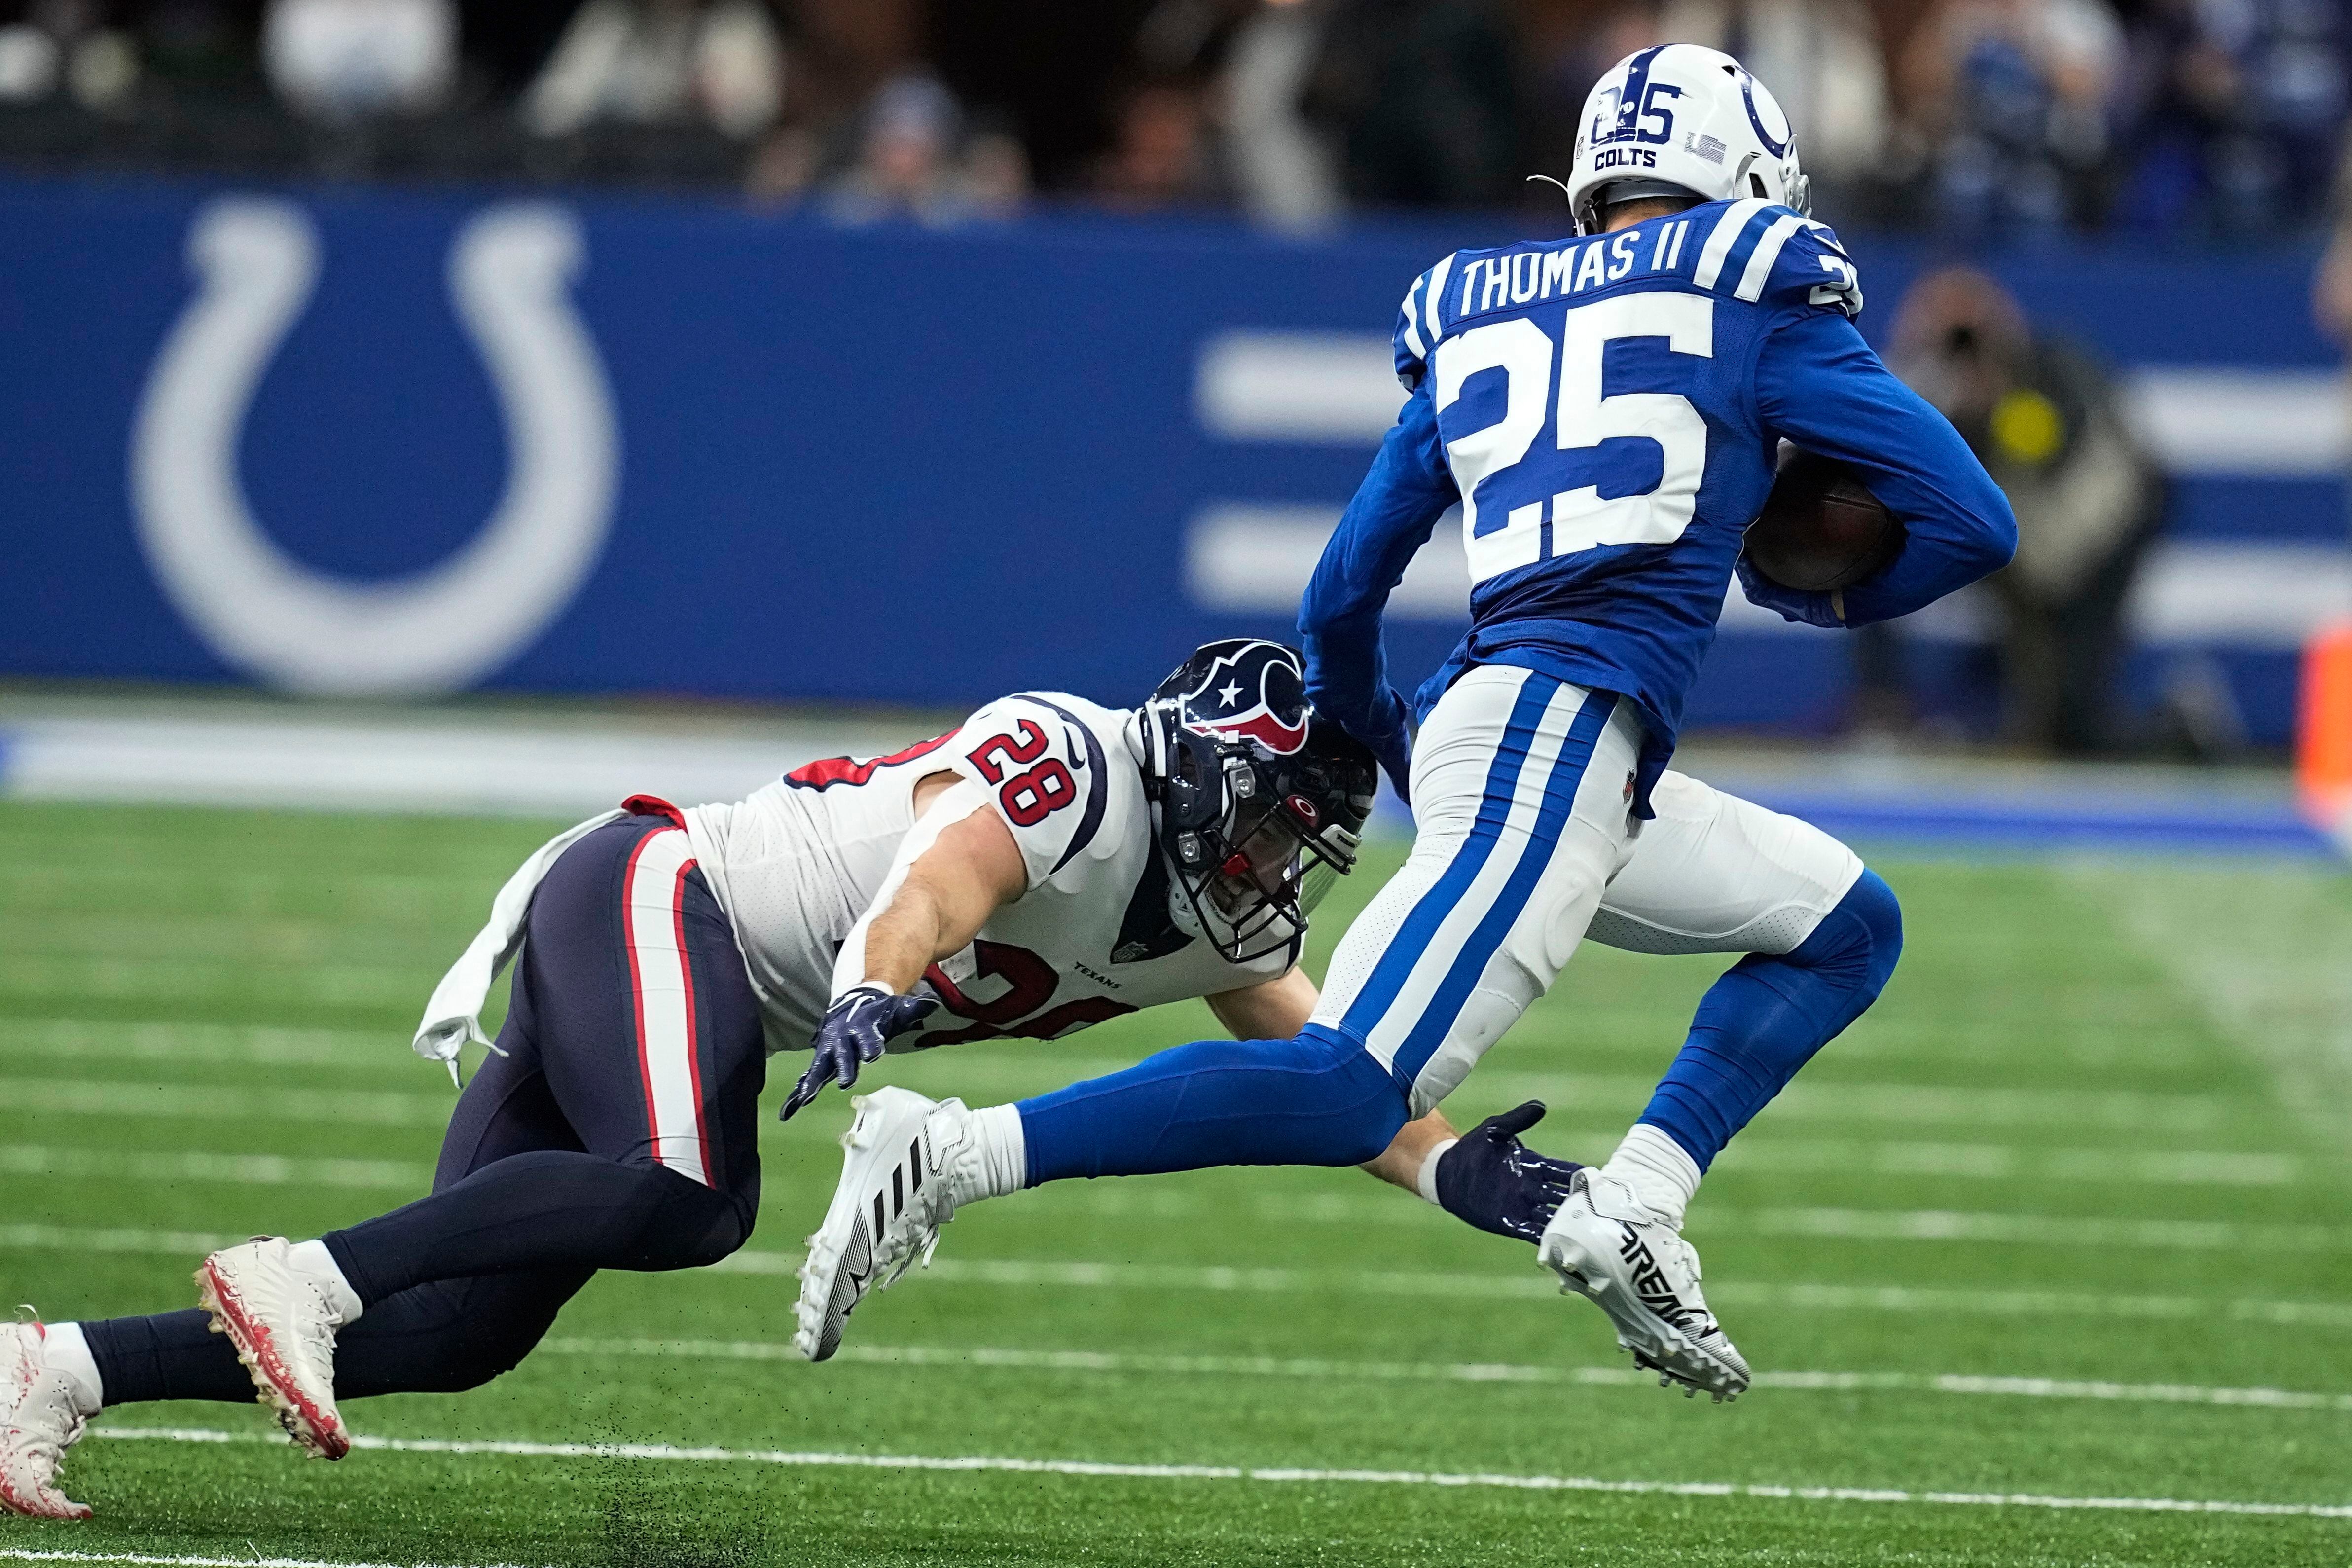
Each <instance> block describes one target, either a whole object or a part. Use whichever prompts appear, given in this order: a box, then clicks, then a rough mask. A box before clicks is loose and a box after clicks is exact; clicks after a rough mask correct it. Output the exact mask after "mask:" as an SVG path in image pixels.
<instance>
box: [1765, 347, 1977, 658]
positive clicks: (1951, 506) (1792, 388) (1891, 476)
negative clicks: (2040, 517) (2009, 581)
mask: <svg viewBox="0 0 2352 1568" xmlns="http://www.w3.org/2000/svg"><path fill="white" fill-rule="evenodd" d="M1756 410H1757V413H1758V415H1759V416H1760V417H1761V418H1762V420H1763V422H1764V426H1765V428H1766V430H1767V431H1769V432H1770V433H1771V434H1774V435H1778V436H1785V437H1788V438H1789V439H1790V440H1791V441H1794V442H1795V443H1796V444H1797V445H1798V446H1800V447H1804V448H1805V449H1806V450H1808V451H1812V452H1819V453H1821V454H1822V455H1823V456H1825V457H1831V458H1841V459H1843V461H1845V462H1848V463H1851V464H1853V466H1854V468H1857V469H1859V470H1860V471H1861V474H1862V479H1863V482H1864V484H1866V485H1868V486H1869V487H1870V493H1871V494H1873V495H1874V496H1876V497H1877V498H1878V499H1879V500H1880V502H1881V503H1883V504H1884V505H1885V507H1886V508H1887V510H1890V511H1892V512H1894V513H1895V516H1896V517H1898V518H1900V519H1901V520H1902V521H1903V526H1904V530H1905V540H1904V544H1903V552H1902V553H1901V554H1899V555H1897V556H1896V557H1895V559H1894V560H1893V561H1892V562H1890V563H1887V564H1886V566H1885V567H1884V568H1883V569H1881V570H1880V571H1878V572H1876V573H1874V574H1872V575H1871V576H1870V577H1868V578H1866V579H1864V581H1862V582H1860V583H1857V584H1854V585H1853V587H1851V588H1848V589H1846V590H1845V591H1844V594H1843V608H1844V612H1845V613H1844V616H1843V618H1841V617H1840V616H1839V615H1838V607H1837V605H1836V604H1834V603H1833V602H1832V595H1828V594H1802V593H1798V592H1796V591H1795V590H1793V589H1789V588H1783V587H1781V586H1780V585H1779V584H1774V583H1769V582H1767V581H1765V580H1764V579H1763V578H1762V577H1761V576H1759V575H1758V574H1756V573H1755V571H1754V570H1753V569H1752V568H1751V567H1750V566H1749V564H1748V558H1747V557H1746V556H1745V555H1742V556H1741V557H1740V560H1739V581H1740V585H1741V587H1742V588H1743V589H1744V590H1745V591H1746V593H1747V595H1748V598H1749V600H1750V601H1752V602H1754V603H1756V604H1759V605H1764V606H1765V607H1766V608H1768V609H1774V610H1778V611H1780V614H1781V615H1783V616H1787V617H1788V618H1789V619H1790V620H1792V621H1806V622H1810V623H1811V624H1812V625H1814V626H1867V625H1869V624H1870V623H1871V622H1873V621H1885V620H1892V619H1893V618H1894V617H1895V616H1905V615H1909V614H1910V613H1911V612H1912V611H1913V610H1916V609H1917V608H1919V607H1920V606H1921V605H1927V604H1932V603H1934V602H1935V601H1936V600H1937V599H1940V598H1942V597H1943V596H1944V595H1947V594H1949V593H1952V592H1954V591H1956V590H1958V589H1960V588H1965V587H1967V586H1968V585H1969V584H1970V583H1973V582H1975V581H1976V580H1977V579H1978V578H1979V577H1982V576H1984V575H1986V574H1988V573H1991V572H1997V571H1999V570H2000V568H2001V567H2003V566H2005V565H2007V564H2008V563H2009V558H2010V557H2011V555H2013V554H2015V553H2016V552H2017V519H2016V518H2015V516H2014V515H2012V514H2011V511H2010V508H2009V498H2008V497H2007V496H2004V495H2003V494H2001V492H2000V486H1998V485H1996V484H1994V483H1993V481H1992V476H1991V475H1990V474H1988V473H1986V472H1985V469H1984V465H1983V464H1982V463H1979V462H1978V461H1977V459H1976V454H1974V453H1973V452H1970V451H1969V447H1968V443H1967V442H1965V441H1963V440H1961V439H1960V433H1959V432H1958V431H1957V430H1955V429H1953V428H1952V426H1951V422H1950V421H1949V420H1948V419H1946V418H1945V417H1944V416H1942V415H1940V414H1938V413H1937V412H1936V411H1935V410H1934V409H1933V408H1931V407H1929V406H1928V405H1927V402H1926V400H1925V399H1923V398H1921V397H1920V396H1919V395H1918V394H1917V393H1916V392H1913V391H1912V390H1911V389H1910V388H1909V387H1907V386H1906V385H1904V384H1902V383H1901V382H1899V381H1897V380H1896V379H1895V376H1894V374H1893V373H1891V372H1890V371H1888V370H1887V368H1886V367H1885V365H1883V364H1881V363H1879V361H1878V356H1877V355H1876V354H1874V353H1872V352H1871V350H1870V345H1869V344H1867V343H1865V342H1863V341H1862V334H1861V333H1860V332H1858V331H1854V328H1853V322H1851V321H1848V320H1846V318H1845V317H1844V316H1843V315H1840V314H1837V313H1835V312H1833V311H1828V310H1820V311H1808V312H1806V313H1805V314H1803V315H1801V316H1798V317H1796V318H1794V319H1793V320H1791V321H1789V322H1788V323H1787V324H1786V325H1784V326H1780V327H1778V328H1775V329H1774V330H1773V331H1771V332H1770V333H1769V334H1768V335H1767V337H1766V338H1765V341H1764V342H1763V344H1762V346H1761V347H1760V349H1759V352H1758V354H1757V357H1756Z"/></svg>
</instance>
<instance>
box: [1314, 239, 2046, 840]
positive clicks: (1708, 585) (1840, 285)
mask: <svg viewBox="0 0 2352 1568" xmlns="http://www.w3.org/2000/svg"><path fill="white" fill-rule="evenodd" d="M1861 309H1862V289H1861V281H1860V279H1859V276H1858V275H1857V273H1856V270H1855V268H1854V265H1853V261H1852V260H1851V259H1850V258H1848V257H1847V256H1846V254H1845V252H1844V251H1843V249H1842V248H1840V247H1839V245H1838V243H1837V238H1836V237H1835V236H1834V235H1833V234H1832V233H1831V232H1830V230H1829V229H1828V228H1827V227H1826V226H1823V225H1822V224H1819V223H1815V222H1813V221H1812V220H1811V219H1810V218H1806V217H1803V216H1800V215H1799V214H1797V213H1795V212H1792V211H1790V210H1789V209H1788V208H1786V207H1781V206H1775V205H1769V204H1768V203H1765V202H1762V201H1738V202H1715V203H1709V204H1706V205H1701V206H1697V207H1693V208H1690V209H1688V210H1686V211H1685V212H1682V213H1679V214H1676V215H1675V216H1670V217H1663V218H1653V219H1651V220H1649V221H1648V222H1645V223H1643V224H1641V225H1639V226H1634V227H1632V228H1627V229H1622V230H1620V231H1618V232H1616V233H1613V234H1605V235H1597V236H1593V237H1588V238H1581V239H1563V240H1553V241H1545V242H1528V243H1523V244H1519V245H1513V246H1507V247H1501V248H1499V249H1494V250H1470V251H1460V252H1457V253H1455V254H1454V255H1453V256H1450V257H1447V258H1445V259H1444V260H1443V261H1441V262H1439V263H1438V264H1437V265H1436V266H1435V267H1433V268H1430V270H1429V271H1427V272H1425V273H1423V275H1422V276H1421V277H1420V278H1419V279H1415V280H1414V282H1413V285H1412V289H1411V290H1410V291H1409V292H1408V293H1407V294H1406V296H1405V299H1404V302H1403V305H1402V309H1401V310H1400V312H1399V315H1398V320H1397V326H1396V365H1397V374H1398V376H1399V378H1400V379H1401V380H1402V382H1403V383H1404V384H1405V386H1406V388H1407V390H1408V393H1409V395H1408V396H1407V398H1406V400H1405V406H1404V408H1403V410H1402V413H1401V414H1400V415H1399V416H1398V420H1397V425H1396V427H1395V428H1394V429H1393V430H1391V432H1390V435H1389V437H1388V439H1387V440H1386V442H1385V443H1384V444H1383V446H1382V448H1381V456H1380V458H1378V459H1377V460H1376V461H1375V462H1374V464H1373V467H1372V470H1371V472H1370V475H1368V476H1367V477H1366V479H1365V481H1364V484H1363V487H1362V488H1361V489H1360V490H1359V491H1358V493H1357V496H1356V499H1355V500H1354V502H1353V503H1351V504H1350V506H1349V510H1348V513H1347V515H1346V517H1345V518H1343V519H1342V521H1341V522H1340V526H1339V531H1338V532H1337V533H1336V534H1335V535H1334V536H1333V538H1332V541H1331V542H1330V545H1329V546H1328V549H1327V550H1326V552H1325V554H1324V557H1323V560H1322V563H1321V564H1320V565H1319V566H1318V568H1317V571H1316V574H1315V578H1314V581H1313V582H1312V583H1311V584H1310V585H1309V587H1308V590H1307V599H1306V603H1305V605H1304V607H1303V609H1302V613H1301V617H1300V630H1301V631H1302V632H1303V633H1304V634H1305V635H1306V637H1307V653H1308V682H1309V692H1310V694H1311V695H1312V696H1313V698H1314V700H1316V702H1317V703H1318V706H1320V707H1321V708H1323V710H1325V711H1327V712H1329V713H1331V714H1333V716H1334V717H1337V718H1338V719H1339V721H1341V723H1343V724H1344V725H1346V726H1347V727H1348V728H1349V731H1351V732H1354V733H1356V734H1357V735H1358V736H1359V738H1360V739H1362V740H1364V741H1366V742H1367V743H1369V744H1371V745H1372V746H1373V748H1374V750H1375V751H1380V752H1382V754H1383V756H1384V757H1392V756H1393V755H1394V754H1395V748H1396V747H1397V745H1398V744H1399V742H1400V740H1401V736H1402V724H1403V709H1402V702H1401V701H1400V700H1398V699H1397V698H1396V697H1395V696H1394V694H1393V693H1391V692H1390V690H1389V689H1388V685H1387V681H1386V678H1385V675H1384V674H1383V672H1382V670H1381V662H1380V650H1379V639H1378V617H1379V613H1380V608H1381V605H1382V604H1383V603H1384V602H1385V601H1386V599H1387V596H1388V594H1389V592H1390V590H1391V588H1393V586H1394V585H1395V584H1396V582H1397V580H1398V579H1399V578H1400V577H1401V576H1402V573H1403V570H1404V566H1405V563H1406V562H1407V561H1408V560H1410V558H1411V556H1412V552H1413V551H1415V550H1417V549H1418V548H1419V547H1420V545H1421V544H1422V543H1423V542H1424V541H1425V540H1426V539H1427V538H1428V535H1429V531H1430V529H1431V528H1432V527H1433V524H1434V523H1435V521H1436V520H1437V518H1438V517H1439V516H1440V515H1441V514H1442V513H1443V512H1444V510H1445V509H1446V508H1447V507H1449V506H1452V505H1453V504H1454V503H1455V502H1456V501H1457V500H1458V501H1459V502H1460V504H1461V508H1462V530H1463V543H1464V546H1465V552H1466V553H1467V555H1468V558H1469V563H1470V584H1471V585H1470V610H1471V621H1472V625H1471V630H1470V634H1469V636H1468V637H1466V638H1465V640H1464V642H1463V644H1462V646H1461V647H1460V648H1459V649H1457V650H1456V652H1455V654H1454V658H1452V659H1451V660H1449V661H1448V663H1447V665H1446V666H1445V668H1443V669H1441V670H1440V671H1439V672H1438V674H1437V675H1436V676H1435V677H1434V678H1433V679H1432V680H1431V681H1430V683H1429V684H1428V685H1427V686H1425V687H1424V688H1423V692H1422V696H1421V700H1420V703H1419V707H1420V708H1421V709H1422V710H1426V709H1427V708H1428V707H1429V706H1431V705H1433V703H1434V702H1435V700H1436V699H1437V697H1438V696H1440V695H1441V694H1442V693H1443V692H1444V689H1445V688H1446V686H1448V685H1449V684H1451V682H1452V680H1453V679H1454V677H1455V676H1456V675H1458V674H1459V673H1460V671H1461V670H1462V669H1463V668H1466V667H1467V666H1468V665H1471V664H1475V663H1500V664H1512V665H1522V666H1526V667H1528V668H1537V669H1540V670H1543V671H1545V672H1546V673H1548V674H1551V675H1554V676H1557V677H1559V679H1564V680H1569V681H1573V682H1575V683H1576V684H1579V685H1581V686H1587V687H1594V688H1599V689H1604V690H1610V691H1615V692H1619V693H1622V694H1623V695H1624V696H1626V697H1628V698H1630V699H1631V700H1633V702H1634V703H1635V705H1636V706H1637V707H1638V709H1639V710H1640V711H1641V714H1642V717H1643V721H1644V724H1645V726H1646V728H1647V729H1648V731H1649V732H1650V744H1649V748H1648V751H1647V752H1645V758H1644V761H1645V763H1646V765H1645V767H1644V770H1643V773H1644V775H1645V776H1644V778H1643V785H1644V788H1643V797H1644V799H1646V793H1647V791H1646V784H1647V782H1648V780H1649V779H1650V778H1654V777H1655V775H1656V773H1657V771H1658V770H1659V769H1660V768H1663V767H1664V761H1665V758H1666V756H1667V755H1669V754H1670V753H1671V752H1672V749H1673V744H1674V737H1675V730H1676V728H1677V727H1678V725H1679V723H1680V721H1681V718H1682V710H1683V703H1684V700H1685V696H1686V694H1687V693H1688V691H1689V689H1690V685H1691V682H1692V680H1693V679H1695V678H1696V675H1697V673H1698V668H1699V661H1700V659H1701V658H1703V657H1704V656H1705V654H1706V648H1707V645H1708V644H1709V643H1710V642H1711V641H1712V640H1713V638H1714V636H1715V624H1716V618H1717V615H1718V614H1719V613H1720V611H1721V609H1722V605H1723V595H1724V592H1725V589H1726V586H1727V584H1728V583H1729V581H1730V579H1731V576H1732V573H1733V567H1734V563H1735V562H1736V561H1737V560H1738V555H1739V549H1740V540H1741V536H1742V534H1743V533H1744V532H1745V531H1746V530H1747V527H1748V523H1749V522H1751V521H1754V519H1755V517H1756V514H1757V512H1758V510H1759V509H1760V508H1761V507H1762V505H1763V501H1764V497H1765V495H1766V493H1767V492H1768V491H1769V489H1770V488H1771V484H1772V475H1773V470H1774V466H1775V460H1776V458H1777V456H1778V452H1779V446H1780V440H1781V438H1782V437H1788V438H1790V439H1792V440H1794V441H1796V442H1797V443H1798V444H1799V445H1801V446H1803V447H1809V448H1811V449H1813V450H1816V451H1820V452H1823V453H1826V454H1828V455H1830V456H1832V457H1837V458H1845V459H1847V460H1848V461H1851V462H1853V463H1854V464H1855V465H1856V466H1857V467H1859V468H1861V469H1862V470H1863V476H1864V479H1865V481H1866V482H1868V483H1869V485H1870V487H1871V489H1872V490H1873V492H1874V494H1875V495H1877V497H1878V498H1879V500H1881V501H1883V502H1884V503H1885V504H1886V505H1887V506H1888V507H1889V508H1890V509H1891V510H1894V511H1895V514H1896V515H1897V516H1898V517H1900V518H1902V519H1903V520H1904V521H1905V523H1906V528H1907V530H1908V532H1907V538H1906V545H1905V548H1904V551H1903V552H1902V554H1901V556H1899V557H1898V558H1897V560H1896V561H1895V563H1893V564H1892V565H1890V566H1889V567H1887V568H1886V569H1885V571H1883V572H1881V573H1879V574H1876V575H1875V576H1874V578H1872V579H1871V580H1869V581H1868V582H1866V583H1864V584H1857V585H1856V586H1855V587H1854V588H1853V589H1851V590H1848V591H1847V592H1846V593H1845V594H1843V595H1840V596H1838V597H1837V598H1836V599H1834V600H1832V597H1831V596H1830V595H1806V594H1795V593H1791V592H1790V591H1788V590H1785V589H1780V588H1778V587H1776V586H1774V585H1771V584H1765V583H1763V582H1762V581H1761V580H1760V579H1757V580H1752V581H1751V582H1750V584H1749V592H1750V595H1751V596H1752V597H1756V598H1758V599H1759V602H1762V603H1766V604H1769V605H1770V606H1771V607H1773V608H1775V609H1778V610H1780V612H1781V613H1782V614H1784V615H1786V616H1790V618H1792V619H1801V620H1808V621H1812V622H1815V623H1817V624H1822V625H1838V624H1847V625H1858V624H1861V623H1863V622H1864V621H1869V620H1876V619H1883V618H1885V617H1886V616H1893V615H1900V614H1903V613H1905V612H1906V611H1908V610H1911V609H1916V608H1917V607H1918V605H1922V604H1925V603H1927V602H1928V601H1929V600H1931V599H1934V598H1937V597H1939V596H1940V595H1943V594H1946V593H1949V592H1951V591H1952V590H1953V589H1954V588H1957V587H1959V586H1961V585H1962V584H1966V583H1968V582H1969V581H1972V580H1974V579H1975V578H1976V577H1979V576H1981V575H1982V574H1984V573H1985V572H1987V571H1990V570H1991V569H1993V568H1994V567H1996V566H1998V565H2000V563H2002V562H2005V561H2006V560H2007V559H2008V557H2009V552H2010V551H2011V549H2012V548H2013V547H2014V537H2015V533H2014V530H2015V525H2014V523H2013V522H2012V521H2011V519H2010V515H2009V509H2008V504H2007V502H2006V501H2005V500H2003V499H2002V497H2001V495H2000V491H1999V489H1996V488H1995V487H1994V485H1993V483H1992V481H1991V479H1990V478H1988V477H1987V476H1986V474H1985V472H1984V469H1983V468H1982V466H1981V465H1979V463H1978V462H1977V460H1976V458H1974V457H1973V456H1972V455H1971V454H1970V453H1969V450H1968V448H1967V447H1966V445H1965V444H1964V443H1963V442H1962V441H1961V440H1960V438H1959V436H1958V433H1957V432H1956V431H1954V430H1953V428H1952V427H1951V426H1950V424H1949V423H1948V422H1947V421H1946V420H1945V419H1944V418H1943V417H1942V416H1940V415H1938V414H1937V413H1936V412H1935V411H1934V410H1933V409H1931V408H1929V407H1928V406H1927V405H1926V404H1925V403H1923V402H1922V401H1921V400H1920V399H1919V398H1918V397H1917V396H1916V395H1914V394H1913V393H1911V392H1910V391H1909V390H1908V389H1907V388H1906V387H1905V386H1903V384H1901V383H1900V382H1898V381H1896V380H1895V378H1894V377H1893V376H1892V375H1890V374H1888V373H1887V371H1886V370H1885V367H1884V366H1883V365H1881V364H1880V363H1879V362H1878V358H1877V356H1876V355H1875V354H1874V353H1872V352H1871V350H1870V349H1869V347H1868V346H1867V345H1866V344H1864V342H1863V341H1862V338H1861V335H1860V334H1859V333H1858V332H1856V331H1855V330H1854V328H1853V322H1852V317H1853V316H1854V315H1855V314H1857V313H1858V312H1859V311H1860V310H1861Z"/></svg>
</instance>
